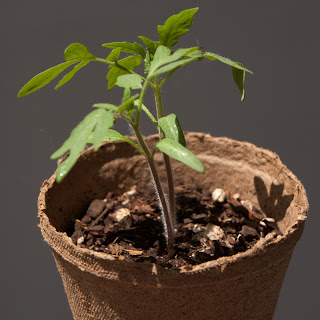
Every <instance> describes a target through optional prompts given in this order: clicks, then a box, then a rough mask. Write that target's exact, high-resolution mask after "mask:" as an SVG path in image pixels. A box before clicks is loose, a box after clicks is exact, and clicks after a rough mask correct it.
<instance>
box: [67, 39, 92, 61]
mask: <svg viewBox="0 0 320 320" xmlns="http://www.w3.org/2000/svg"><path fill="white" fill-rule="evenodd" d="M64 58H65V59H66V60H67V61H68V60H72V59H78V60H81V61H90V60H95V59H96V57H95V56H94V55H92V54H91V53H90V51H89V50H88V48H87V47H85V46H84V45H83V44H81V43H72V44H70V45H69V46H68V47H67V49H66V50H65V51H64Z"/></svg>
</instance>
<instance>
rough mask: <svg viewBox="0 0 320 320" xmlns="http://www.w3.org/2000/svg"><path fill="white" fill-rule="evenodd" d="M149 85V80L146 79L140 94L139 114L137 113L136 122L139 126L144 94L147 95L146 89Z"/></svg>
mask: <svg viewBox="0 0 320 320" xmlns="http://www.w3.org/2000/svg"><path fill="white" fill-rule="evenodd" d="M147 86H148V81H145V82H144V84H143V87H142V89H141V94H140V98H139V104H138V108H137V115H136V122H135V125H136V126H137V128H138V127H139V121H140V113H141V107H142V103H143V98H144V95H145V93H146V90H147Z"/></svg>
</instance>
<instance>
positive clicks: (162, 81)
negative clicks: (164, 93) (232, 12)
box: [159, 66, 181, 89]
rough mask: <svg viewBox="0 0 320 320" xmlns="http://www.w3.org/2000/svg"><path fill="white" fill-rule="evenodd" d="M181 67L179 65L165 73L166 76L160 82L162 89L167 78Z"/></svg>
mask: <svg viewBox="0 0 320 320" xmlns="http://www.w3.org/2000/svg"><path fill="white" fill-rule="evenodd" d="M180 68H181V66H179V67H177V68H175V69H173V70H171V71H170V72H168V73H167V74H166V75H165V77H164V78H163V79H162V80H161V82H160V84H159V87H160V89H161V88H162V86H163V85H164V83H165V82H166V80H167V79H168V78H169V77H170V76H171V75H172V74H174V73H175V72H176V71H177V70H178V69H180Z"/></svg>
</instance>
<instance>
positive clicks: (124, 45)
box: [102, 41, 146, 59]
mask: <svg viewBox="0 0 320 320" xmlns="http://www.w3.org/2000/svg"><path fill="white" fill-rule="evenodd" d="M102 46H103V47H105V48H109V49H118V48H119V49H120V50H121V51H122V52H128V53H135V54H139V55H140V56H141V57H142V58H143V59H144V58H145V57H146V52H145V50H144V48H143V47H142V46H141V45H140V44H139V43H137V42H134V43H130V42H126V41H124V42H111V43H105V44H103V45H102Z"/></svg>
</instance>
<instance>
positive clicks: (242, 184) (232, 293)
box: [39, 133, 308, 320]
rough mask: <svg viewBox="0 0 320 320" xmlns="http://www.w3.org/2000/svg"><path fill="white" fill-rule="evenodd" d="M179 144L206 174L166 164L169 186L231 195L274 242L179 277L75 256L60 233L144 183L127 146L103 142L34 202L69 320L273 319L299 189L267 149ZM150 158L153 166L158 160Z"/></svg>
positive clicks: (295, 231) (303, 204)
mask: <svg viewBox="0 0 320 320" xmlns="http://www.w3.org/2000/svg"><path fill="white" fill-rule="evenodd" d="M186 140H187V145H188V148H189V149H190V150H191V151H193V152H194V153H195V154H197V155H198V157H199V158H200V159H201V160H202V162H203V163H204V165H205V168H206V173H205V175H201V174H198V173H196V172H194V171H193V170H191V169H189V168H187V167H186V166H184V165H182V164H180V163H178V162H176V161H172V162H173V170H174V174H175V179H176V181H175V182H176V184H179V183H185V184H191V185H194V186H202V187H205V188H208V189H211V190H213V189H214V188H215V187H227V188H228V189H229V190H230V191H231V192H232V193H240V194H241V197H242V198H244V199H248V200H251V201H252V202H253V203H254V204H255V205H256V206H257V207H260V208H262V209H263V210H264V211H265V212H266V213H267V215H268V216H270V217H274V218H275V219H276V220H277V222H278V224H279V227H280V229H281V231H282V233H283V236H278V237H277V238H275V239H274V238H272V237H270V236H269V237H266V238H265V239H262V240H260V241H259V242H258V243H257V244H256V245H255V246H254V247H253V248H251V249H249V250H248V251H246V252H244V253H239V254H236V255H234V256H231V257H223V258H220V259H218V260H216V261H210V262H207V263H203V264H201V265H198V266H193V267H190V268H182V269H181V270H168V269H164V268H162V267H159V266H156V265H153V264H148V263H143V264H139V263H126V262H122V261H118V260H114V259H113V257H111V256H109V255H107V254H101V253H97V252H93V251H89V250H86V249H81V248H78V247H76V246H75V245H74V244H73V243H72V241H71V239H70V238H69V237H67V234H66V233H65V232H69V231H70V230H71V227H72V225H73V221H74V219H76V218H80V217H81V216H82V215H83V214H84V211H85V210H86V207H87V206H88V204H89V203H90V201H91V200H93V199H95V198H104V196H105V194H106V192H108V191H119V192H121V191H124V190H127V189H130V187H131V186H132V185H134V184H139V185H140V186H141V187H143V186H144V185H145V184H147V183H150V180H151V179H150V176H149V171H148V170H147V164H146V162H145V160H144V159H143V157H142V156H140V155H138V154H137V153H136V152H135V150H134V149H133V148H132V147H131V146H129V145H128V144H125V143H106V144H105V145H104V146H103V147H102V148H100V149H99V151H98V152H93V150H92V149H88V150H87V151H86V152H84V153H83V154H82V156H81V159H80V160H79V161H78V163H77V164H76V166H75V167H74V169H73V170H72V172H71V173H70V174H69V175H68V176H67V177H66V179H65V180H64V181H63V183H61V184H56V183H55V182H54V176H52V177H51V178H50V179H49V180H46V181H45V182H44V184H43V186H42V190H41V193H40V196H39V216H40V227H41V230H42V233H43V236H44V238H45V240H46V241H47V242H48V243H49V245H50V246H51V249H52V252H53V255H54V257H55V260H56V263H57V266H58V269H59V272H60V274H61V277H62V280H63V283H64V286H65V290H66V293H67V296H68V300H69V303H70V306H71V309H72V312H73V315H74V318H75V319H99V320H100V319H194V318H196V319H219V320H224V319H228V320H229V319H255V320H257V319H258V320H259V319H261V320H262V319H263V320H266V319H272V315H273V313H274V310H275V307H276V303H277V298H278V295H279V291H280V288H281V285H282V282H283V279H284V276H285V272H286V269H287V266H288V264H289V261H290V258H291V254H292V251H293V249H294V246H295V244H296V242H297V241H298V239H299V238H300V236H301V234H302V231H303V225H304V221H305V218H306V212H307V209H308V203H307V198H306V195H305V190H304V188H303V186H302V185H301V183H300V182H299V181H298V180H297V178H296V177H295V176H294V175H293V174H292V173H291V172H290V171H289V170H288V169H287V168H286V167H285V166H284V165H283V164H282V163H281V161H280V160H279V158H278V156H277V155H276V154H274V153H272V152H270V151H267V150H263V149H260V148H257V147H255V146H254V145H252V144H249V143H246V142H237V141H234V140H231V139H227V138H213V137H211V136H210V135H206V134H201V133H188V134H186ZM156 141H157V138H156V136H151V137H149V138H148V143H149V144H151V145H152V144H154V143H156ZM156 159H157V160H158V164H159V166H160V167H161V166H162V158H161V157H160V155H159V156H158V157H157V158H156ZM161 171H162V172H163V167H161ZM135 177H139V181H138V182H137V181H136V180H135Z"/></svg>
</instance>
